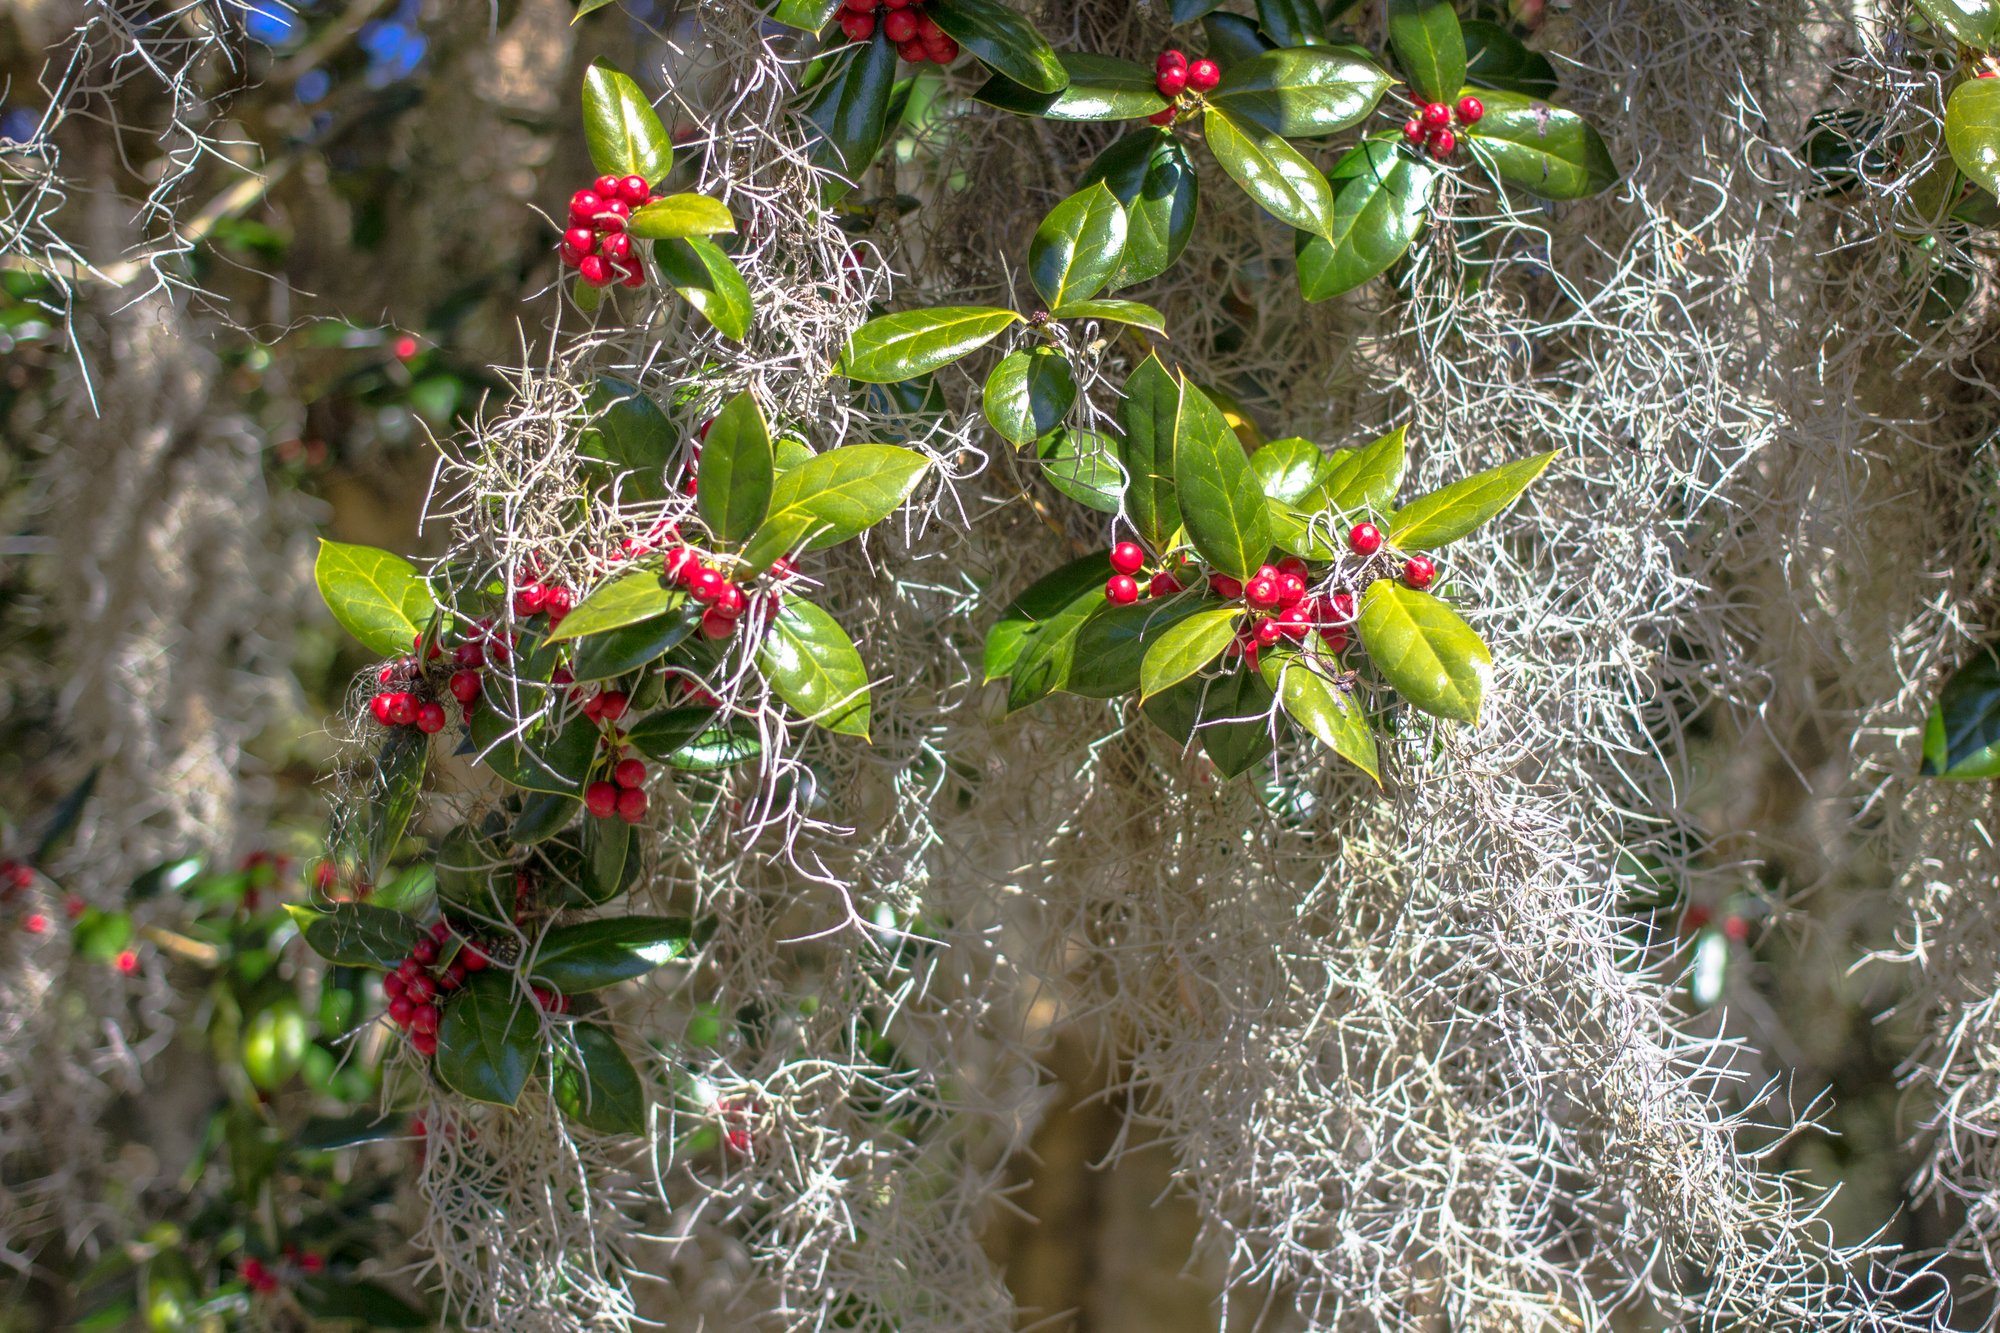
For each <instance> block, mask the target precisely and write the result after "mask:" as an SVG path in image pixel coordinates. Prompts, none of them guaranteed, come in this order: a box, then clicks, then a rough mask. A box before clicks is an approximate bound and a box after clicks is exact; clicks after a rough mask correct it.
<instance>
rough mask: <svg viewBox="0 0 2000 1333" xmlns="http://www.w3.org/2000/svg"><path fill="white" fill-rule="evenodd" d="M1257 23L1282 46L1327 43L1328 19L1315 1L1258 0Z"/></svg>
mask: <svg viewBox="0 0 2000 1333" xmlns="http://www.w3.org/2000/svg"><path fill="white" fill-rule="evenodd" d="M1257 26H1258V27H1259V28H1262V29H1263V30H1264V35H1265V36H1267V37H1269V38H1270V39H1271V40H1272V41H1274V42H1276V43H1277V44H1278V45H1279V46H1320V45H1323V44H1324V43H1325V42H1326V20H1325V18H1324V17H1323V16H1322V15H1321V14H1320V12H1319V6H1318V5H1316V4H1314V3H1313V0H1257Z"/></svg>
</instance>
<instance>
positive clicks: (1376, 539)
mask: <svg viewBox="0 0 2000 1333" xmlns="http://www.w3.org/2000/svg"><path fill="white" fill-rule="evenodd" d="M1347 545H1348V547H1349V548H1350V549H1351V550H1352V551H1353V552H1354V553H1355V554H1356V555H1373V554H1375V553H1376V552H1377V551H1379V550H1381V549H1382V530H1381V529H1380V528H1378V527H1376V526H1375V525H1374V524H1373V523H1356V524H1355V525H1354V527H1353V529H1352V530H1351V531H1350V532H1349V533H1348V534H1347Z"/></svg>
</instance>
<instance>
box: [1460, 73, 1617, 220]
mask: <svg viewBox="0 0 2000 1333" xmlns="http://www.w3.org/2000/svg"><path fill="white" fill-rule="evenodd" d="M1481 100H1482V101H1484V102H1485V103H1486V114H1485V115H1484V116H1481V117H1480V119H1479V123H1478V124H1476V125H1471V126H1468V127H1467V128H1466V131H1465V136H1464V138H1465V143H1466V145H1467V146H1468V147H1469V148H1470V149H1471V150H1472V153H1473V155H1474V156H1475V157H1477V158H1478V159H1479V161H1480V162H1481V163H1482V164H1483V165H1484V166H1485V167H1486V168H1487V169H1488V170H1489V171H1491V172H1492V173H1493V174H1494V175H1495V176H1497V177H1499V178H1500V179H1501V180H1503V181H1505V182H1506V183H1507V184H1509V185H1513V186H1517V187H1518V188H1520V189H1523V190H1526V191H1527V192H1528V193H1529V194H1532V195H1537V196H1539V197H1541V198H1543V199H1584V198H1588V197H1589V196H1591V195H1593V194H1599V193H1602V192H1603V191H1605V190H1608V189H1610V188H1611V187H1612V186H1613V185H1615V184H1617V183H1618V164H1617V163H1615V162H1613V161H1612V160H1611V150H1610V149H1609V148H1606V147H1605V146H1604V140H1603V138H1602V137H1601V136H1599V134H1598V133H1597V131H1596V129H1594V128H1593V127H1592V126H1591V124H1590V122H1589V121H1587V120H1585V119H1584V118H1583V117H1582V116H1579V115H1577V114H1576V113H1575V112H1574V111H1565V110H1563V109H1562V108H1561V107H1558V106H1551V105H1550V104H1549V103H1547V102H1543V101H1538V100H1536V99H1534V98H1530V97H1523V96H1521V95H1520V94H1519V93H1510V92H1505V91H1501V90H1499V89H1495V90H1493V91H1490V92H1488V93H1486V94H1485V96H1484V97H1483V98H1482V99H1481Z"/></svg>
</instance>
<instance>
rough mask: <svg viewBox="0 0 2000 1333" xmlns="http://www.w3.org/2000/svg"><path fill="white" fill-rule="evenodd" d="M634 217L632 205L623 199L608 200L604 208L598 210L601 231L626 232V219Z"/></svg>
mask: <svg viewBox="0 0 2000 1333" xmlns="http://www.w3.org/2000/svg"><path fill="white" fill-rule="evenodd" d="M631 216H632V205H630V204H628V203H626V202H625V201H624V200H623V199H606V200H605V201H604V207H602V208H600V209H598V210H597V229H598V230H599V231H624V230H625V219H626V218H629V217H631Z"/></svg>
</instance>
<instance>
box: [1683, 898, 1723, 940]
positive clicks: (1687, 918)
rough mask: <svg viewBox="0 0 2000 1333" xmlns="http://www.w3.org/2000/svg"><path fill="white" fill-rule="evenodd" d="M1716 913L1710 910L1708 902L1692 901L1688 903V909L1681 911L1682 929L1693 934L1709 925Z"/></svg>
mask: <svg viewBox="0 0 2000 1333" xmlns="http://www.w3.org/2000/svg"><path fill="white" fill-rule="evenodd" d="M1714 915H1715V914H1714V913H1713V912H1711V911H1709V910H1708V904H1706V903H1690V904H1688V909H1687V910H1686V911H1685V912H1682V913H1681V929H1682V930H1683V931H1685V932H1688V933H1690V934H1692V933H1693V932H1695V931H1697V930H1700V929H1701V928H1702V927H1703V926H1705V925H1707V924H1708V923H1709V919H1710V918H1711V917H1712V916H1714Z"/></svg>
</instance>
